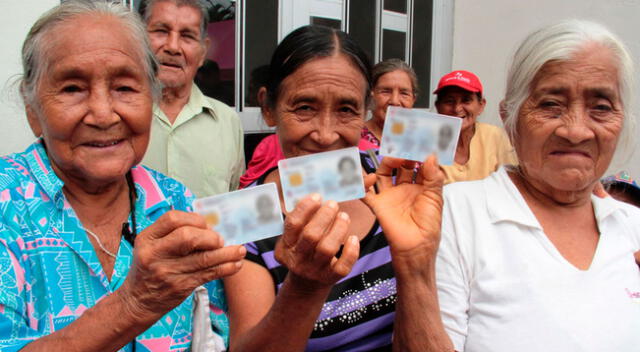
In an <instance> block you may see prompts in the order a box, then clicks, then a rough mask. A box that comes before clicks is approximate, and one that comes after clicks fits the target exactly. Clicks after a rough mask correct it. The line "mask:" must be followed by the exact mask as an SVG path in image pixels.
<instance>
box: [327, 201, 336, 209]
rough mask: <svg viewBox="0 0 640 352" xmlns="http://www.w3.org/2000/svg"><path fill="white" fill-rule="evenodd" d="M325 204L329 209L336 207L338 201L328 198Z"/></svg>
mask: <svg viewBox="0 0 640 352" xmlns="http://www.w3.org/2000/svg"><path fill="white" fill-rule="evenodd" d="M327 206H328V207H329V208H331V209H335V208H337V207H338V203H337V202H336V201H335V200H330V201H328V202H327Z"/></svg>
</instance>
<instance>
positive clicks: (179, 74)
mask: <svg viewBox="0 0 640 352" xmlns="http://www.w3.org/2000/svg"><path fill="white" fill-rule="evenodd" d="M200 21H201V17H200V12H199V11H198V10H197V9H195V8H193V7H191V6H177V5H175V4H174V3H172V2H169V1H162V2H158V3H156V4H155V5H154V6H153V8H152V9H151V15H150V16H149V20H148V22H147V32H148V33H149V40H150V41H151V48H152V49H153V52H154V53H155V55H156V58H157V59H158V62H159V64H160V67H159V72H158V78H159V79H160V81H161V82H162V84H164V86H165V87H169V88H180V87H190V86H191V83H192V81H193V78H194V77H195V76H196V73H197V71H198V68H199V67H200V66H202V63H203V62H204V59H205V55H206V47H207V46H208V38H207V39H205V40H204V41H203V40H202V39H201V33H200Z"/></svg>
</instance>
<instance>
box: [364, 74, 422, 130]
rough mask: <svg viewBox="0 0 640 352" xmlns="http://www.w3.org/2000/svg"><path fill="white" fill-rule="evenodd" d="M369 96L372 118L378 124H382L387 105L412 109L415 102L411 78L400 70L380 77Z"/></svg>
mask: <svg viewBox="0 0 640 352" xmlns="http://www.w3.org/2000/svg"><path fill="white" fill-rule="evenodd" d="M371 94H372V97H373V104H374V108H373V118H374V119H375V120H376V121H377V122H379V123H383V122H384V119H385V117H386V114H387V108H388V107H389V105H391V106H401V107H403V108H412V107H413V104H414V103H415V102H416V96H415V94H414V91H413V86H412V85H411V78H410V77H409V75H408V74H407V73H406V72H404V71H402V70H396V71H391V72H387V73H385V74H384V75H382V76H380V78H378V82H376V86H375V87H374V88H373V92H372V93H371Z"/></svg>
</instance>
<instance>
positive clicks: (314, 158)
mask: <svg viewBox="0 0 640 352" xmlns="http://www.w3.org/2000/svg"><path fill="white" fill-rule="evenodd" d="M278 170H279V172H280V181H281V185H282V194H283V196H284V204H285V209H286V210H287V211H292V210H293V208H294V207H295V205H296V204H297V203H298V202H299V201H300V200H301V199H302V198H304V197H306V196H307V195H309V194H312V193H318V194H320V196H322V200H323V201H327V200H334V201H336V202H344V201H347V200H352V199H359V198H362V197H364V180H363V178H362V167H361V165H360V152H359V151H358V148H356V147H351V148H345V149H339V150H333V151H330V152H323V153H316V154H311V155H305V156H299V157H295V158H289V159H284V160H280V161H279V162H278Z"/></svg>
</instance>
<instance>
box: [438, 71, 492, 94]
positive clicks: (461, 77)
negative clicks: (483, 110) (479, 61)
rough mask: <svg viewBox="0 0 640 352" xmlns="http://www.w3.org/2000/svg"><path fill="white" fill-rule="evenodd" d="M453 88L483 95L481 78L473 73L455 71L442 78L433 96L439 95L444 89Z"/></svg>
mask: <svg viewBox="0 0 640 352" xmlns="http://www.w3.org/2000/svg"><path fill="white" fill-rule="evenodd" d="M452 86H455V87H460V88H462V89H464V90H468V91H470V92H473V93H480V94H482V83H480V78H478V76H476V75H474V74H473V73H471V72H469V71H464V70H457V71H453V72H450V73H447V74H446V75H444V76H442V78H440V82H438V88H437V89H436V90H434V91H433V94H438V92H439V91H440V90H442V88H445V87H452Z"/></svg>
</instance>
